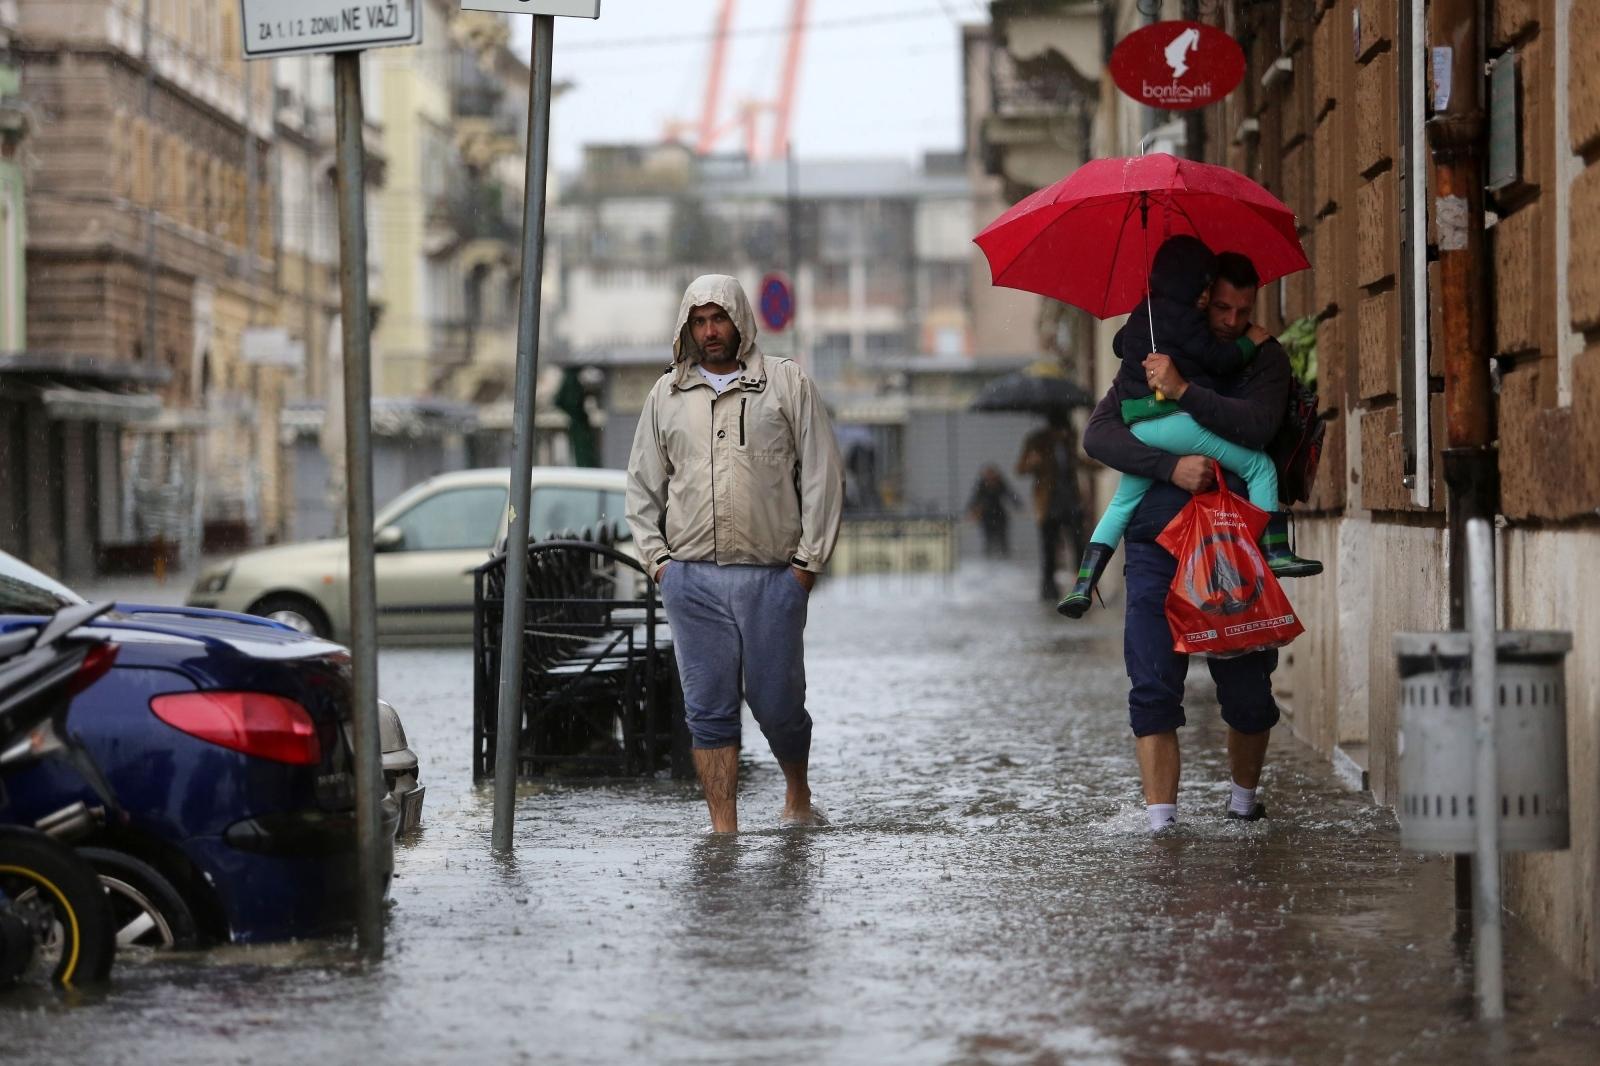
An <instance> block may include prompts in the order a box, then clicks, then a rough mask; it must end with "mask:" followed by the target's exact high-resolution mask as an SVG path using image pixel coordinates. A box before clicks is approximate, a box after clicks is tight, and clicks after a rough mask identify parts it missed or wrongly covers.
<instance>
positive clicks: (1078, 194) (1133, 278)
mask: <svg viewBox="0 0 1600 1066" xmlns="http://www.w3.org/2000/svg"><path fill="white" fill-rule="evenodd" d="M1179 233H1187V234H1192V235H1193V236H1196V237H1199V238H1200V239H1201V240H1202V241H1204V242H1205V243H1206V245H1207V247H1209V248H1210V249H1211V250H1212V251H1214V252H1242V253H1243V254H1245V255H1247V256H1249V257H1250V260H1251V261H1252V262H1253V263H1255V266H1256V272H1257V273H1259V274H1260V275H1261V280H1262V282H1263V283H1265V282H1269V281H1275V280H1277V279H1278V278H1281V277H1283V276H1284V275H1285V274H1292V273H1294V272H1295V271H1297V270H1304V269H1306V268H1307V267H1308V266H1310V264H1309V263H1308V262H1307V261H1306V253H1305V249H1304V248H1302V247H1301V246H1300V237H1299V235H1298V233H1297V231H1296V228H1295V218H1294V212H1293V211H1291V210H1289V208H1288V207H1287V206H1285V205H1284V204H1283V202H1282V201H1280V200H1279V199H1278V198H1277V197H1275V196H1273V195H1272V194H1271V193H1269V192H1267V190H1265V189H1263V188H1262V187H1261V186H1260V185H1257V184H1256V183H1255V182H1253V181H1251V180H1250V179H1249V178H1247V177H1245V176H1244V175H1243V174H1240V173H1238V172H1236V171H1233V170H1229V169H1228V168H1227V167H1219V166H1212V165H1209V164H1206V163H1196V162H1193V161H1191V160H1188V159H1178V158H1175V157H1174V156H1170V155H1166V154H1160V153H1158V154H1155V155H1146V156H1138V157H1135V158H1128V159H1095V160H1092V161H1090V162H1088V163H1085V164H1084V165H1083V166H1081V167H1079V168H1078V169H1077V170H1075V171H1073V172H1072V174H1070V175H1069V176H1067V177H1066V178H1064V179H1062V180H1061V181H1058V182H1056V183H1055V184H1054V185H1051V186H1049V187H1048V188H1044V189H1040V190H1039V191H1038V192H1036V193H1034V194H1033V195H1032V196H1030V197H1028V198H1027V199H1025V200H1023V201H1022V202H1020V203H1018V204H1017V205H1016V206H1015V207H1013V208H1011V209H1010V210H1009V211H1007V212H1006V213H1005V214H1003V215H1001V216H1000V217H999V218H997V219H995V220H994V221H993V222H991V223H990V224H989V225H988V226H987V227H985V228H984V231H983V232H982V233H980V234H978V235H977V236H976V237H974V238H973V240H974V241H975V242H976V243H977V245H978V247H979V248H982V249H983V253H984V255H985V256H987V257H988V260H989V270H990V273H991V275H992V277H993V280H994V284H996V285H1000V286H1004V287H1006V288H1011V289H1024V290H1026V291H1028V292H1036V293H1038V294H1040V295H1041V296H1049V297H1052V298H1054V299H1057V300H1061V301H1062V302H1064V303H1069V304H1072V305H1073V306H1074V307H1081V308H1083V309H1084V310H1085V311H1088V312H1089V313H1090V314H1092V315H1094V316H1095V317H1096V318H1110V317H1111V316H1112V315H1121V314H1126V313H1127V312H1129V311H1131V310H1133V308H1134V305H1135V304H1137V303H1138V302H1139V301H1140V300H1141V299H1142V298H1143V297H1144V294H1145V289H1146V287H1147V285H1148V278H1149V276H1150V262H1151V260H1152V259H1154V258H1155V253H1156V249H1157V248H1159V247H1160V246H1161V242H1162V241H1164V240H1166V239H1167V238H1168V237H1171V236H1174V235H1176V234H1179Z"/></svg>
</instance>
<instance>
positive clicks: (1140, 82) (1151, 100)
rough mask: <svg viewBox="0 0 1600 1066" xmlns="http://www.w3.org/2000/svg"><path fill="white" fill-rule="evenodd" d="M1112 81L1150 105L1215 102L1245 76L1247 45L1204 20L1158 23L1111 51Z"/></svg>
mask: <svg viewBox="0 0 1600 1066" xmlns="http://www.w3.org/2000/svg"><path fill="white" fill-rule="evenodd" d="M1109 66H1110V68H1111V80H1113V81H1115V82H1116V83H1117V88H1119V89H1121V90H1122V91H1123V92H1125V93H1127V94H1128V95H1129V96H1131V97H1133V98H1134V99H1135V100H1137V101H1139V102H1140V103H1141V104H1146V105H1148V106H1150V107H1159V108H1164V109H1165V110H1168V111H1188V110H1191V109H1193V108H1196V107H1205V106H1206V105H1207V104H1214V103H1216V102H1217V101H1218V100H1221V99H1222V98H1223V97H1224V96H1227V95H1228V94H1229V93H1231V92H1233V90H1234V89H1236V88H1238V87H1239V82H1240V81H1242V80H1243V79H1244V49H1242V48H1240V47H1239V42H1238V41H1235V40H1234V39H1233V38H1232V37H1229V36H1228V35H1227V34H1226V33H1223V32H1222V31H1221V30H1219V29H1217V28H1216V27H1215V26H1207V25H1206V24H1205V23H1203V22H1157V23H1154V24H1153V25H1149V26H1146V27H1144V28H1143V29H1141V30H1135V31H1134V32H1133V33H1130V34H1128V36H1126V37H1124V38H1123V39H1122V40H1121V41H1119V42H1117V47H1116V48H1115V49H1113V50H1112V52H1111V62H1110V64H1109Z"/></svg>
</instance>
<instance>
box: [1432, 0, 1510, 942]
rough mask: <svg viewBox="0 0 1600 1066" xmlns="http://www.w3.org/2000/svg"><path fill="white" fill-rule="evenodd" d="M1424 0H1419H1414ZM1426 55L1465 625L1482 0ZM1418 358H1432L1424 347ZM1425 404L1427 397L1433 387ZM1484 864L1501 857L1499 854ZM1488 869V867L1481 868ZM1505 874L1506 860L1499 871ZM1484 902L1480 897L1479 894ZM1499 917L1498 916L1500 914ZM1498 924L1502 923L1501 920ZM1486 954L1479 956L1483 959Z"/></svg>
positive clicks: (1476, 315) (1474, 504) (1475, 354)
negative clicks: (1431, 74)
mask: <svg viewBox="0 0 1600 1066" xmlns="http://www.w3.org/2000/svg"><path fill="white" fill-rule="evenodd" d="M1412 2H1413V3H1420V2H1421V0H1412ZM1427 19H1428V26H1427V41H1428V52H1427V54H1428V55H1429V56H1430V57H1431V58H1432V63H1433V68H1434V77H1433V79H1432V85H1433V100H1432V104H1433V111H1434V114H1433V116H1432V117H1431V118H1430V119H1429V120H1428V130H1427V132H1428V143H1429V146H1430V148H1431V150H1432V155H1433V192H1434V218H1435V220H1436V228H1437V231H1438V240H1439V246H1438V248H1439V291H1438V293H1437V299H1438V301H1439V347H1440V350H1441V352H1442V353H1443V357H1444V408H1445V412H1444V415H1445V424H1444V430H1445V432H1444V437H1445V446H1444V449H1443V453H1442V458H1443V464H1444V481H1445V513H1446V516H1447V520H1448V523H1449V538H1450V539H1449V553H1450V554H1449V560H1450V571H1449V588H1450V628H1451V629H1456V630H1460V629H1465V628H1466V625H1467V588H1468V571H1467V525H1468V523H1469V522H1471V521H1472V520H1474V519H1480V520H1485V521H1487V522H1489V523H1490V524H1491V527H1492V523H1493V521H1494V515H1495V511H1496V510H1497V507H1498V497H1499V485H1498V480H1497V473H1498V471H1497V468H1496V465H1495V453H1494V450H1493V448H1492V447H1491V445H1492V443H1493V439H1494V430H1493V427H1492V425H1491V424H1490V416H1489V412H1490V400H1491V393H1490V379H1489V350H1488V344H1487V343H1486V338H1487V336H1488V324H1487V322H1486V321H1485V313H1484V308H1486V307H1487V306H1488V303H1487V299H1488V293H1487V286H1486V284H1485V277H1486V275H1485V269H1484V235H1483V129H1484V114H1483V59H1482V55H1483V34H1482V27H1481V25H1480V24H1479V9H1478V0H1433V2H1432V3H1431V4H1429V5H1428V10H1427ZM1417 358H1421V359H1425V358H1426V355H1425V354H1422V353H1419V354H1418V355H1417ZM1416 401H1417V403H1419V404H1426V403H1427V402H1428V397H1427V396H1425V395H1424V396H1418V397H1417V398H1416ZM1478 861H1479V862H1480V863H1485V864H1489V863H1497V862H1498V858H1497V856H1495V855H1492V854H1482V855H1479V857H1478ZM1481 872H1483V871H1480V873H1481ZM1455 873H1456V905H1457V907H1459V908H1462V909H1463V910H1466V909H1469V908H1471V906H1472V904H1473V897H1472V894H1471V892H1470V887H1471V885H1472V884H1473V882H1474V876H1473V873H1474V871H1473V862H1472V858H1471V857H1470V856H1467V855H1458V856H1456V864H1455ZM1494 874H1495V877H1496V880H1498V869H1496V870H1495V871H1494ZM1479 902H1480V903H1481V902H1482V901H1481V900H1480V901H1479ZM1494 918H1495V921H1496V923H1498V920H1499V915H1498V914H1496V915H1495V916H1494ZM1496 928H1498V924H1497V926H1496ZM1480 961H1481V960H1480Z"/></svg>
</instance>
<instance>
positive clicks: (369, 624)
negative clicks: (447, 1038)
mask: <svg viewBox="0 0 1600 1066" xmlns="http://www.w3.org/2000/svg"><path fill="white" fill-rule="evenodd" d="M333 75H334V86H335V93H336V101H337V103H336V107H337V115H338V119H337V122H338V134H337V138H338V158H339V170H338V174H339V288H340V294H341V297H342V299H343V306H344V314H343V317H342V324H343V326H344V417H345V456H346V461H345V484H346V486H347V489H346V503H345V513H346V515H347V516H348V517H347V519H346V521H347V523H348V528H349V530H350V537H349V545H350V630H351V638H352V639H351V642H350V643H351V649H350V650H351V677H352V683H351V689H352V691H351V699H352V701H353V703H354V704H355V707H354V714H353V718H354V719H355V721H354V725H355V729H354V732H355V749H356V752H355V754H356V795H357V803H356V848H357V850H358V857H357V862H356V865H357V869H358V871H359V875H360V876H359V883H360V886H361V887H360V900H359V902H358V905H357V909H356V932H357V935H358V937H359V940H360V944H361V952H362V954H363V955H366V956H367V957H368V958H373V959H377V958H382V957H383V898H382V887H381V886H382V884H383V876H382V872H381V870H380V861H379V856H380V854H381V852H382V849H383V847H384V841H383V840H382V838H381V832H382V811H381V808H380V805H379V803H378V797H379V796H381V795H382V793H383V767H382V764H381V756H380V754H379V746H380V744H381V743H382V742H381V740H380V739H379V736H378V710H377V709H378V586H377V578H376V575H375V574H374V573H373V557H374V555H373V553H374V549H373V544H372V512H373V504H372V362H371V358H370V343H371V336H370V334H371V328H370V327H371V314H370V311H369V309H368V305H367V212H366V206H367V205H366V146H365V144H364V143H363V140H362V127H363V126H364V125H365V123H364V121H363V119H362V116H363V114H364V110H363V107H362V103H361V53H360V52H339V53H338V54H336V55H335V56H334V57H333Z"/></svg>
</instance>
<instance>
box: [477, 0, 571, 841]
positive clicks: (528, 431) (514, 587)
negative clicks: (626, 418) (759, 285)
mask: <svg viewBox="0 0 1600 1066" xmlns="http://www.w3.org/2000/svg"><path fill="white" fill-rule="evenodd" d="M555 32H556V20H555V17H554V16H553V15H534V16H533V57H532V58H533V67H532V71H531V73H530V75H529V77H530V79H531V85H530V86H529V93H528V155H527V172H526V177H525V178H524V183H525V189H524V191H523V207H522V278H521V282H520V284H519V286H518V297H517V372H516V386H515V387H516V398H515V401H514V403H513V409H512V424H511V452H512V456H511V522H510V530H509V532H508V533H507V539H506V583H505V596H504V599H505V610H504V614H503V619H504V621H503V622H502V624H501V627H500V693H499V695H500V701H499V707H498V710H497V715H496V719H495V721H496V728H495V740H494V827H493V832H492V837H493V839H492V846H493V848H494V850H495V851H499V852H505V853H509V852H510V851H511V850H512V848H513V847H514V843H515V842H514V839H513V835H512V822H513V818H514V815H515V810H514V808H515V805H516V789H517V746H518V742H519V739H520V737H521V735H522V647H523V637H524V634H523V622H524V620H525V619H526V618H527V607H528V604H527V595H528V594H527V588H528V532H529V514H528V511H529V504H530V497H531V496H532V495H533V443H534V441H533V438H534V408H535V404H536V402H537V399H538V386H539V310H540V307H539V297H540V286H541V283H542V281H543V278H544V206H545V185H546V182H547V180H548V178H547V176H548V174H549V170H550V165H549V164H550V64H551V62H552V48H553V45H554V41H555Z"/></svg>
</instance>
